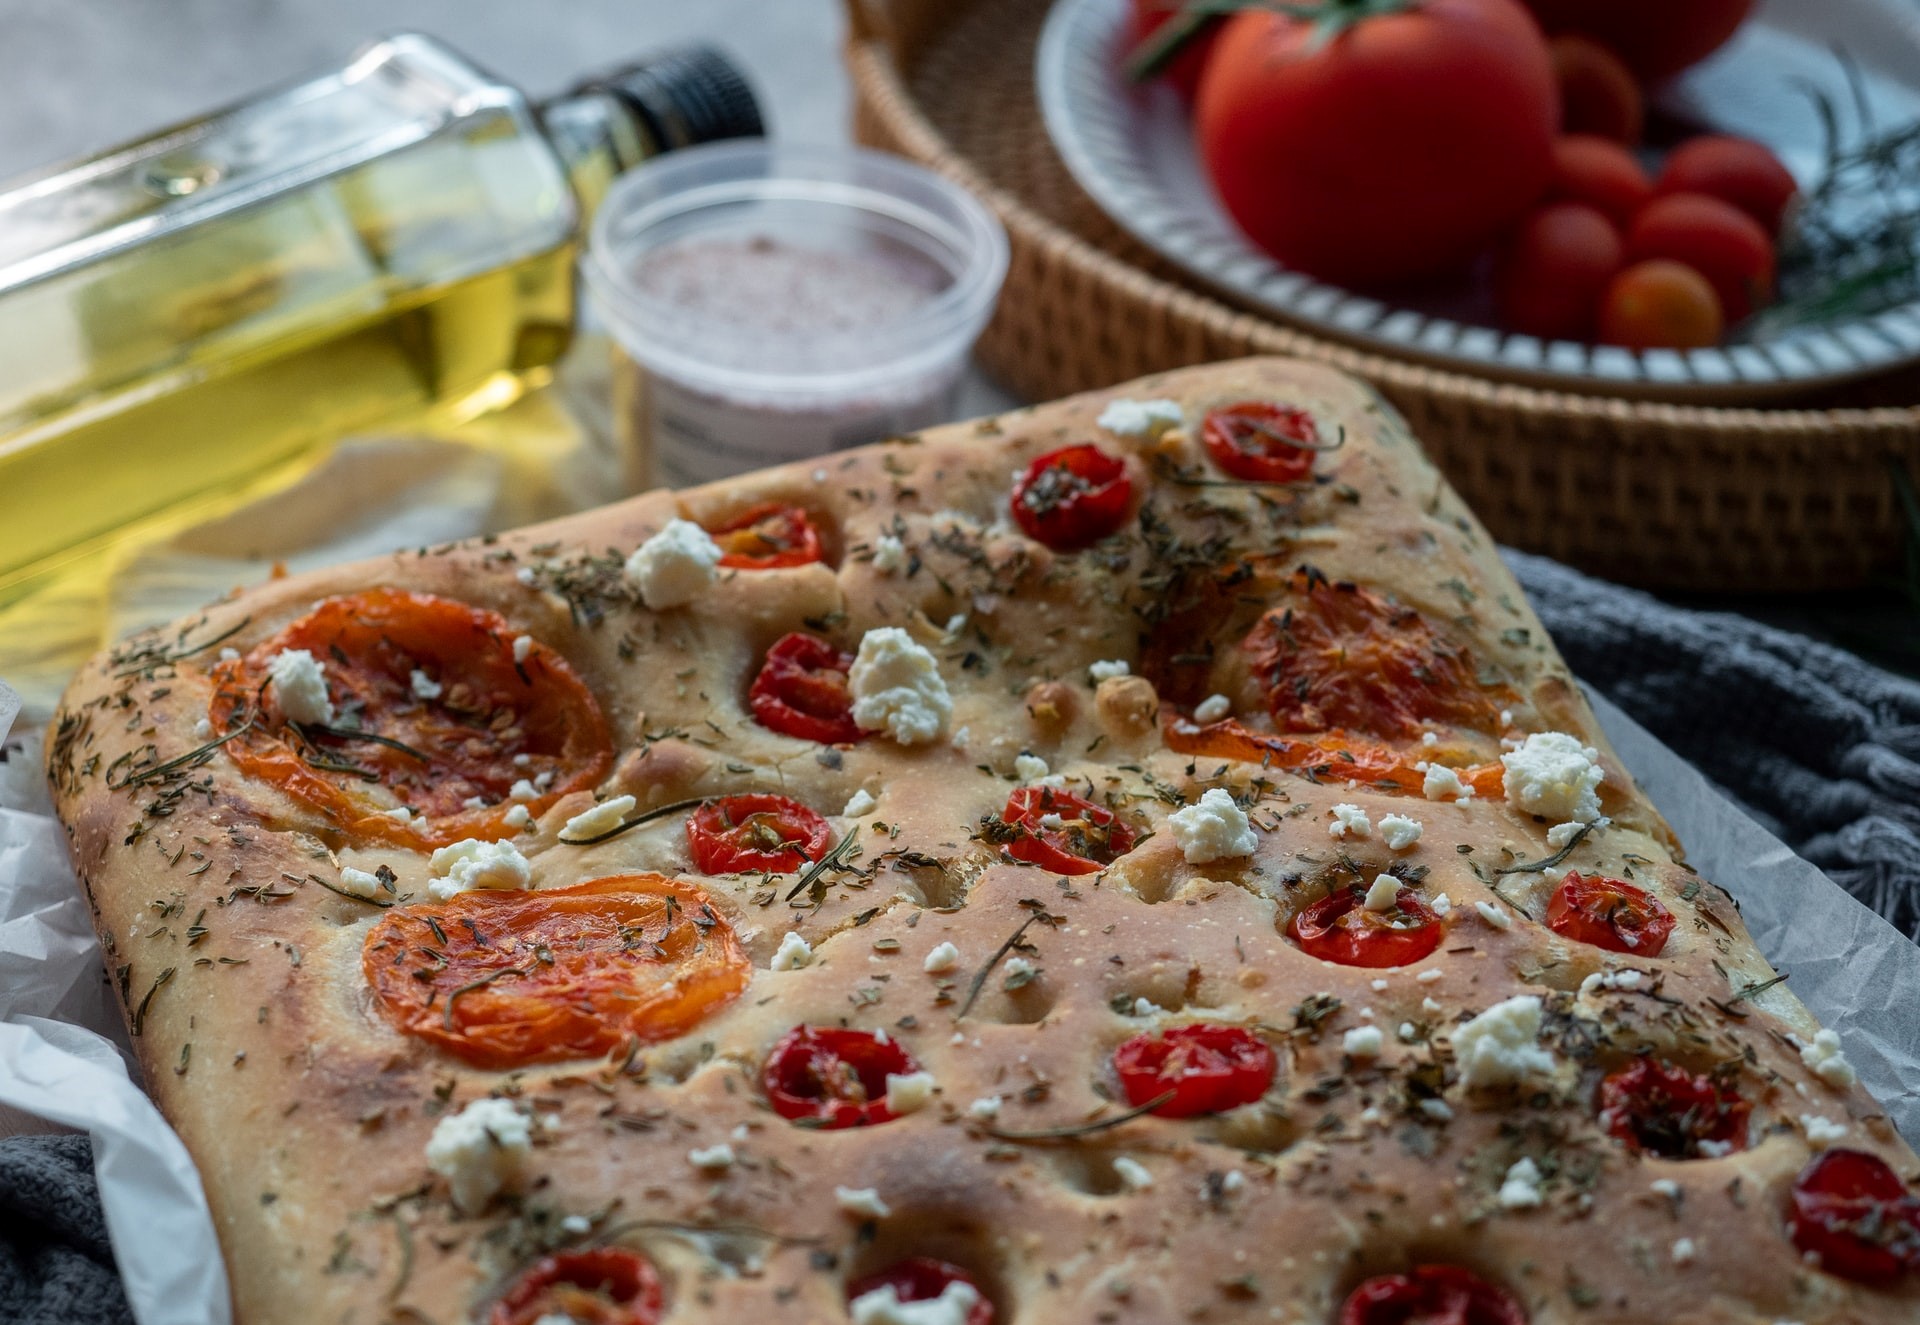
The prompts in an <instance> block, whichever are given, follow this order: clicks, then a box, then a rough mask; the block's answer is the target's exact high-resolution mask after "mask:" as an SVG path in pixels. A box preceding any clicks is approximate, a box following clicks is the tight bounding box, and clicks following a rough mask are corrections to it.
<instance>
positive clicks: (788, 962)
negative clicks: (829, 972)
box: [769, 930, 813, 971]
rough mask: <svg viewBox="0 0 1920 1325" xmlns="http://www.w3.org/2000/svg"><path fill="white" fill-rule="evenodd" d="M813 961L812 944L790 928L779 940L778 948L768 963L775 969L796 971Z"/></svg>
mask: <svg viewBox="0 0 1920 1325" xmlns="http://www.w3.org/2000/svg"><path fill="white" fill-rule="evenodd" d="M812 961H813V945H812V944H811V943H808V942H807V941H806V940H805V939H803V938H801V937H800V936H799V935H798V934H796V933H794V932H793V931H792V930H788V931H787V933H786V936H785V937H784V938H782V939H781V940H780V950H779V951H778V952H776V953H774V954H773V961H772V962H770V963H769V965H770V966H771V967H772V968H773V969H774V970H776V971H797V970H799V969H800V968H801V967H802V966H806V965H809V964H810V963H811V962H812Z"/></svg>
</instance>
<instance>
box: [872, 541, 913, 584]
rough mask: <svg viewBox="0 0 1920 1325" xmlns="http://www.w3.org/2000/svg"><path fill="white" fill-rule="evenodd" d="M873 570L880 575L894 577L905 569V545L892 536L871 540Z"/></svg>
mask: <svg viewBox="0 0 1920 1325" xmlns="http://www.w3.org/2000/svg"><path fill="white" fill-rule="evenodd" d="M873 568H874V569H875V570H876V571H878V572H880V574H882V575H894V574H897V573H898V572H900V571H903V570H905V569H906V568H907V545H906V544H905V543H902V542H901V541H900V540H899V539H897V538H895V537H894V536H893V535H892V534H882V535H880V537H878V538H876V539H874V540H873Z"/></svg>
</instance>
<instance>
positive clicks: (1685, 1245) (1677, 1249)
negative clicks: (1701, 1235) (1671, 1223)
mask: <svg viewBox="0 0 1920 1325" xmlns="http://www.w3.org/2000/svg"><path fill="white" fill-rule="evenodd" d="M1698 1254H1699V1249H1698V1248H1696V1247H1695V1246H1694V1245H1693V1239H1692V1238H1677V1239H1675V1241H1674V1244H1673V1263H1674V1264H1675V1265H1692V1264H1693V1260H1694V1257H1695V1256H1697V1255H1698Z"/></svg>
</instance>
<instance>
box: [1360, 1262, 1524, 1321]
mask: <svg viewBox="0 0 1920 1325" xmlns="http://www.w3.org/2000/svg"><path fill="white" fill-rule="evenodd" d="M1340 1325H1527V1313H1526V1312H1525V1311H1524V1310H1522V1309H1521V1307H1520V1304H1519V1303H1518V1302H1516V1301H1514V1300H1513V1297H1512V1295H1511V1294H1509V1293H1508V1292H1507V1290H1506V1289H1504V1288H1501V1287H1499V1286H1497V1285H1495V1284H1490V1283H1488V1282H1487V1281H1486V1280H1485V1279H1482V1278H1481V1277H1480V1276H1479V1275H1477V1274H1474V1273H1473V1272H1472V1271H1471V1270H1463V1269H1461V1268H1460V1267H1459V1266H1457V1265H1416V1266H1414V1267H1413V1269H1412V1270H1410V1271H1408V1272H1407V1273H1406V1274H1383V1275H1378V1276H1376V1277H1374V1278H1372V1279H1368V1280H1365V1281H1364V1282H1362V1283H1361V1284H1360V1286H1359V1287H1357V1288H1355V1289H1354V1290H1353V1291H1352V1292H1351V1293H1349V1294H1347V1300H1346V1301H1345V1302H1343V1303H1341V1304H1340Z"/></svg>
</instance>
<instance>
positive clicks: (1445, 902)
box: [1427, 893, 1453, 917]
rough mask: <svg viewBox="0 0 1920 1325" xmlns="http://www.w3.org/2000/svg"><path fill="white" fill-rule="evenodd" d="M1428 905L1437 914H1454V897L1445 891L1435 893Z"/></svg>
mask: <svg viewBox="0 0 1920 1325" xmlns="http://www.w3.org/2000/svg"><path fill="white" fill-rule="evenodd" d="M1427 907H1428V909H1429V910H1431V911H1432V912H1433V913H1434V914H1435V915H1437V916H1441V917H1445V916H1450V915H1452V914H1453V899H1452V898H1451V897H1449V896H1447V895H1446V894H1445V893H1435V894H1434V896H1433V900H1432V901H1431V902H1428V903H1427Z"/></svg>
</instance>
